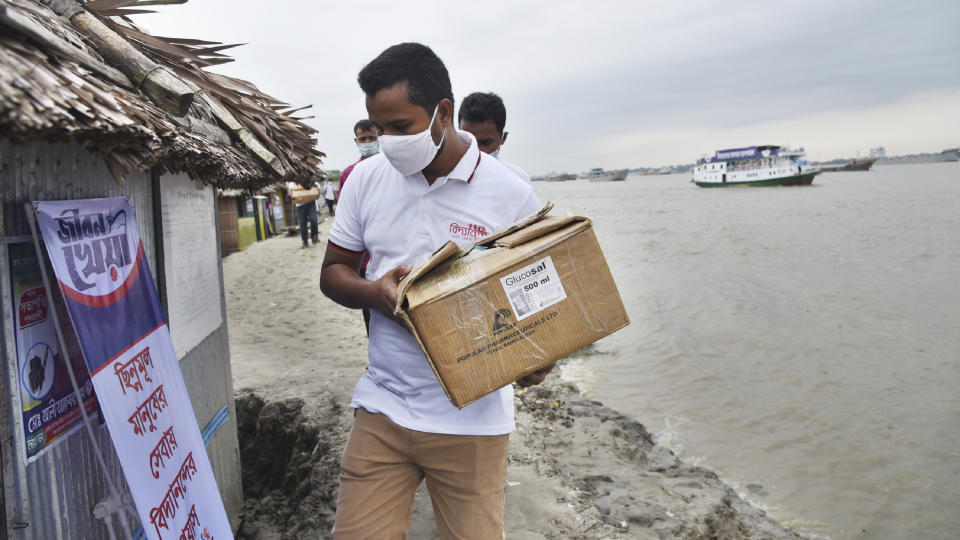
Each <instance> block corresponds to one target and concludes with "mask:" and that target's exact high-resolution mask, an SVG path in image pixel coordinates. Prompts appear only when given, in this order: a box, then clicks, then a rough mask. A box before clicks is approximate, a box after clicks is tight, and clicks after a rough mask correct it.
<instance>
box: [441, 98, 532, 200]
mask: <svg viewBox="0 0 960 540" xmlns="http://www.w3.org/2000/svg"><path fill="white" fill-rule="evenodd" d="M457 122H459V123H460V129H462V130H464V131H469V132H470V133H472V134H473V136H474V137H476V139H477V144H478V145H479V146H480V151H481V152H486V153H488V154H490V155H491V156H493V157H495V158H497V159H499V160H500V163H503V164H504V165H506V166H507V168H508V169H510V170H511V171H513V173H514V174H516V175H517V176H519V177H520V178H522V179H524V180H526V181H527V182H529V181H530V175H529V174H527V173H526V172H525V171H524V170H523V169H521V168H520V167H517V166H516V165H514V164H513V163H510V162H508V161H504V160H503V158H501V157H500V150H501V148H502V147H503V144H504V143H506V142H507V135H508V134H509V133H508V132H506V131H504V130H503V128H504V126H505V125H506V124H507V108H506V107H504V105H503V100H502V99H500V96H498V95H496V94H494V93H493V92H489V93H486V94H484V93H482V92H474V93H472V94H470V95H469V96H467V97H466V98H464V99H463V103H461V104H460V112H459V113H458V114H457Z"/></svg>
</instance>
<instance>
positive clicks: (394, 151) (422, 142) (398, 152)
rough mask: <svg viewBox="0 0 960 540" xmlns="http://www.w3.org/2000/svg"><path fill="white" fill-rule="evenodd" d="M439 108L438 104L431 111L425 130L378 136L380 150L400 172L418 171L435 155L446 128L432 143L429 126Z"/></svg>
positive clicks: (410, 172) (444, 136) (408, 174)
mask: <svg viewBox="0 0 960 540" xmlns="http://www.w3.org/2000/svg"><path fill="white" fill-rule="evenodd" d="M439 110H440V105H437V108H436V109H434V111H433V117H431V118H430V125H429V126H427V129H426V130H425V131H422V132H420V133H417V134H415V135H381V136H380V150H382V151H383V155H384V156H386V158H387V161H389V162H390V164H391V165H393V168H395V169H396V170H397V171H398V172H399V173H400V174H402V175H404V176H410V175H411V174H414V173H418V172H420V171H422V170H423V168H424V167H426V166H427V165H429V164H430V162H431V161H433V158H435V157H436V156H437V152H438V151H439V150H440V145H442V144H443V139H444V138H446V136H447V130H443V137H441V138H440V142H439V143H437V144H434V143H433V137H431V136H430V128H431V127H433V121H434V120H436V118H437V111H439Z"/></svg>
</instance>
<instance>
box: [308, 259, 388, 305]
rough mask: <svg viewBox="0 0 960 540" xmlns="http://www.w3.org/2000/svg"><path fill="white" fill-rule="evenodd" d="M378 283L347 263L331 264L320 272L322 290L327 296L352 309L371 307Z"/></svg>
mask: <svg viewBox="0 0 960 540" xmlns="http://www.w3.org/2000/svg"><path fill="white" fill-rule="evenodd" d="M376 288H377V287H376V284H375V283H374V282H372V281H368V280H366V279H364V278H362V277H360V275H359V274H358V273H357V271H356V270H354V269H353V268H350V267H349V266H347V265H346V264H331V265H329V266H327V267H325V268H324V269H323V271H322V272H321V273H320V291H322V292H323V294H324V295H326V296H327V298H329V299H331V300H333V301H334V302H336V303H338V304H340V305H341V306H344V307H348V308H351V309H370V308H372V307H373V304H374V302H373V300H372V299H373V298H374V296H375V294H376V292H375V291H376Z"/></svg>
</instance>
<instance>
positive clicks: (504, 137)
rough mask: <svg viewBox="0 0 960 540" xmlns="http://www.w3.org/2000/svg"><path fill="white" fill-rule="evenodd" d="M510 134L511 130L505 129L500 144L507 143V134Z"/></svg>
mask: <svg viewBox="0 0 960 540" xmlns="http://www.w3.org/2000/svg"><path fill="white" fill-rule="evenodd" d="M509 134H510V132H509V131H504V132H503V136H502V137H500V144H506V142H507V135H509Z"/></svg>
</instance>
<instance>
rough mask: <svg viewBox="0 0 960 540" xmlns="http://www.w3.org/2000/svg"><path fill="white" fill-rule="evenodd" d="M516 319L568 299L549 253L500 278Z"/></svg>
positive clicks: (521, 318)
mask: <svg viewBox="0 0 960 540" xmlns="http://www.w3.org/2000/svg"><path fill="white" fill-rule="evenodd" d="M500 284H501V285H503V292H505V293H506V294H507V299H508V300H509V301H510V307H511V308H513V313H514V315H516V317H517V320H518V321H522V320H523V319H526V318H527V317H529V316H531V315H533V314H534V313H537V312H539V311H542V310H544V309H546V308H548V307H550V306H552V305H554V304H556V303H557V302H560V301H561V300H565V299H566V298H567V293H566V291H564V290H563V283H560V276H559V275H558V274H557V267H556V266H554V265H553V259H551V258H550V256H547V257H544V258H543V259H540V260H539V261H537V262H535V263H533V264H531V265H529V266H525V267H523V268H521V269H519V270H517V271H516V272H513V273H511V274H509V275H507V276H504V277H502V278H500Z"/></svg>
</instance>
